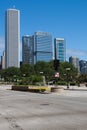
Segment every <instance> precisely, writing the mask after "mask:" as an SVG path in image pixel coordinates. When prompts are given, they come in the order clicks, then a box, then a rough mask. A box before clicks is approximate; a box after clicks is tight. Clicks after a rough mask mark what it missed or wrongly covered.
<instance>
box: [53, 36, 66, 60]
mask: <svg viewBox="0 0 87 130" xmlns="http://www.w3.org/2000/svg"><path fill="white" fill-rule="evenodd" d="M54 57H55V59H58V60H60V62H64V61H65V60H66V46H65V40H64V38H55V39H54Z"/></svg>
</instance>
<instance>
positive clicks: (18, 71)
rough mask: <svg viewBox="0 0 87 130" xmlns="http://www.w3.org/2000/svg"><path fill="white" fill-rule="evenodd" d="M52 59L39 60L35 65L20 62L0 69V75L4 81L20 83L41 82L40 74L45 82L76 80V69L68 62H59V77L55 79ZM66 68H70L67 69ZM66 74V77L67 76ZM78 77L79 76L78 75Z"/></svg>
mask: <svg viewBox="0 0 87 130" xmlns="http://www.w3.org/2000/svg"><path fill="white" fill-rule="evenodd" d="M53 63H54V62H53V60H52V61H50V62H45V61H39V62H37V63H36V64H35V65H30V64H22V65H21V67H20V68H15V67H10V68H8V69H4V70H1V71H0V75H1V77H2V78H4V79H5V81H9V82H14V80H15V81H18V82H19V83H20V84H36V83H39V82H42V81H43V80H42V76H45V78H46V82H47V83H48V82H50V81H55V80H56V82H59V81H62V82H67V79H68V80H69V81H71V82H74V81H76V80H77V74H78V73H77V69H76V68H75V67H74V66H73V65H72V64H70V63H68V62H60V66H59V76H60V77H59V78H56V79H55V76H54V75H55V70H54V65H53ZM66 68H70V70H69V71H67V70H66ZM67 76H68V77H67ZM79 79H80V77H79Z"/></svg>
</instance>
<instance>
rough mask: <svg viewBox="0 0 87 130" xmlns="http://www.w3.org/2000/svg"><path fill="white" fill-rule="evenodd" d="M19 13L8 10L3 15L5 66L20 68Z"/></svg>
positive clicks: (14, 10)
mask: <svg viewBox="0 0 87 130" xmlns="http://www.w3.org/2000/svg"><path fill="white" fill-rule="evenodd" d="M19 46H20V11H19V10H16V9H8V10H7V11H6V14H5V54H6V56H5V64H6V65H5V66H6V68H8V67H20V56H19V54H20V52H19V51H20V48H19Z"/></svg>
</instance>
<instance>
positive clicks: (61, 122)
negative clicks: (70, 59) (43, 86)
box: [0, 89, 87, 130]
mask: <svg viewBox="0 0 87 130" xmlns="http://www.w3.org/2000/svg"><path fill="white" fill-rule="evenodd" d="M0 130H87V91H67V90H66V91H64V92H63V93H59V94H58V93H51V94H38V93H29V92H19V91H12V90H9V89H8V90H7V89H0Z"/></svg>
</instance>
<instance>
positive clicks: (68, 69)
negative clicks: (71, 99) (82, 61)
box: [66, 68, 70, 89]
mask: <svg viewBox="0 0 87 130" xmlns="http://www.w3.org/2000/svg"><path fill="white" fill-rule="evenodd" d="M66 71H67V73H66V74H67V89H69V71H70V68H66Z"/></svg>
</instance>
